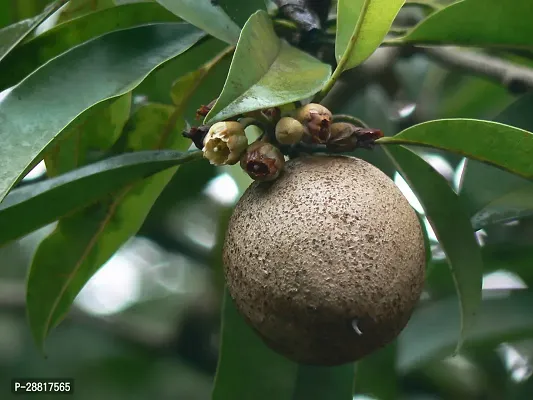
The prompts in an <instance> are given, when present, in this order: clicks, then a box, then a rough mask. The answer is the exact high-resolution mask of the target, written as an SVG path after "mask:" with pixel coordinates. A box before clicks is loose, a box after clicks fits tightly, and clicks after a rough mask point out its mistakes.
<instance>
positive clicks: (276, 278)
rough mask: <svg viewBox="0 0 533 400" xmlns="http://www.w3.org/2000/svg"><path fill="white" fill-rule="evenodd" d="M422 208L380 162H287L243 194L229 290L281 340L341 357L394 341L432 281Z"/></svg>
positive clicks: (228, 253) (319, 356)
mask: <svg viewBox="0 0 533 400" xmlns="http://www.w3.org/2000/svg"><path fill="white" fill-rule="evenodd" d="M425 258H426V255H425V247H424V239H423V236H422V230H421V227H420V224H419V220H418V218H417V215H416V213H415V212H414V210H413V209H412V208H411V206H410V205H409V203H408V202H407V200H406V199H405V197H404V196H403V195H402V193H401V192H400V191H399V190H398V188H397V187H396V186H395V185H394V183H393V182H392V181H391V180H390V179H389V177H387V176H386V175H385V174H384V173H382V172H381V171H380V170H379V169H377V168H376V167H374V166H373V165H371V164H369V163H367V162H365V161H362V160H360V159H356V158H351V157H343V156H336V157H333V156H306V157H300V158H297V159H294V160H291V161H289V162H287V164H286V166H285V171H284V172H283V173H282V174H281V175H280V177H279V178H278V179H277V180H275V181H273V182H254V183H253V184H252V185H251V186H250V187H249V188H248V189H247V190H246V192H245V193H244V195H243V196H242V198H241V199H240V201H239V202H238V204H237V206H236V208H235V211H234V213H233V215H232V217H231V220H230V224H229V228H228V231H227V235H226V240H225V244H224V266H225V275H226V282H227V285H228V289H229V292H230V294H231V296H232V298H233V299H234V301H235V304H236V306H237V309H238V310H239V311H240V312H241V314H242V315H243V316H244V318H245V319H246V320H247V322H248V323H249V324H250V325H251V326H252V327H253V328H254V329H255V330H256V332H257V333H258V334H259V335H260V336H261V337H262V338H263V340H264V342H265V343H266V344H267V345H268V346H269V347H271V348H272V349H273V350H275V351H277V352H279V353H281V354H283V355H285V356H286V357H288V358H290V359H292V360H295V361H297V362H301V363H306V364H316V365H338V364H343V363H347V362H350V361H355V360H357V359H360V358H361V357H363V356H365V355H367V354H369V353H371V352H373V351H374V350H376V349H378V348H380V347H382V346H384V345H386V344H387V343H389V342H391V341H392V340H393V339H394V338H396V336H398V334H399V333H400V332H401V331H402V329H403V328H404V327H405V325H406V324H407V321H408V320H409V318H410V316H411V313H412V311H413V308H414V306H415V305H416V303H417V301H418V299H419V297H420V294H421V291H422V287H423V283H424V269H425Z"/></svg>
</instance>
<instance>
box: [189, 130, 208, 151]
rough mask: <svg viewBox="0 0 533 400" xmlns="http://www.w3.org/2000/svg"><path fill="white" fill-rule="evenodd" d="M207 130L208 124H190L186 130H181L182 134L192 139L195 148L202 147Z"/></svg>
mask: <svg viewBox="0 0 533 400" xmlns="http://www.w3.org/2000/svg"><path fill="white" fill-rule="evenodd" d="M207 132H209V125H200V126H191V127H190V128H189V129H188V130H185V131H183V136H184V137H186V138H189V139H191V140H192V141H193V143H194V145H195V146H196V148H198V149H200V150H202V149H203V148H204V139H205V137H206V135H207Z"/></svg>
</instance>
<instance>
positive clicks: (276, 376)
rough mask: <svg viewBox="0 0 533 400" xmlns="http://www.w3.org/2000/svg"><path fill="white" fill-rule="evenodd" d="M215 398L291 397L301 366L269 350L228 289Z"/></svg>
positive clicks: (288, 399)
mask: <svg viewBox="0 0 533 400" xmlns="http://www.w3.org/2000/svg"><path fill="white" fill-rule="evenodd" d="M220 343H221V348H220V354H219V359H218V367H217V374H216V377H215V387H214V389H213V397H212V400H227V399H254V400H272V399H276V400H278V399H279V400H291V399H292V394H293V392H294V384H295V381H296V375H297V373H298V365H297V364H296V363H294V362H291V361H289V360H288V359H286V358H285V357H283V356H281V355H279V354H277V353H275V352H273V351H272V350H270V349H269V348H268V347H267V346H266V345H265V344H264V343H263V342H262V340H261V339H260V338H259V336H257V334H256V333H255V332H254V331H253V330H252V328H250V327H249V326H248V325H247V324H246V322H245V321H244V319H243V318H242V316H241V315H240V314H239V312H238V311H237V309H236V308H235V305H234V303H233V300H232V298H231V297H230V295H229V294H228V291H227V290H225V291H224V305H223V306H222V333H221V342H220Z"/></svg>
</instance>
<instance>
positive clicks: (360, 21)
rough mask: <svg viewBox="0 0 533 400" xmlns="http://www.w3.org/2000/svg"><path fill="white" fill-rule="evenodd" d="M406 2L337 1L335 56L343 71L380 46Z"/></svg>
mask: <svg viewBox="0 0 533 400" xmlns="http://www.w3.org/2000/svg"><path fill="white" fill-rule="evenodd" d="M404 3H405V0H339V2H338V5H337V37H336V39H335V57H336V58H337V62H339V61H340V60H341V58H343V57H344V58H345V59H347V62H346V64H345V66H344V70H346V69H350V68H353V67H356V66H357V65H359V64H361V63H362V62H363V61H364V60H366V59H367V58H368V57H369V56H370V55H371V54H372V53H373V52H374V51H375V50H376V49H377V48H378V47H379V45H380V44H381V42H382V41H383V39H384V38H385V35H386V34H387V32H388V31H389V29H390V27H391V25H392V21H393V20H394V18H395V17H396V15H397V14H398V12H399V11H400V9H401V8H402V6H403V4H404Z"/></svg>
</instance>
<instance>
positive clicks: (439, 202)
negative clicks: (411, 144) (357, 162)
mask: <svg viewBox="0 0 533 400" xmlns="http://www.w3.org/2000/svg"><path fill="white" fill-rule="evenodd" d="M385 151H386V152H387V154H388V155H389V156H390V158H391V160H392V161H393V162H394V164H395V165H396V167H397V168H398V171H399V172H400V174H401V175H402V176H403V178H404V179H405V180H406V182H407V183H408V184H409V186H410V187H411V189H412V190H413V192H414V193H415V194H416V196H417V197H418V199H419V200H420V202H421V204H422V206H423V208H424V210H425V213H426V216H427V218H428V220H429V222H430V224H431V226H432V228H433V230H434V231H435V234H436V236H437V238H438V240H439V242H440V244H441V246H442V249H443V251H444V253H445V254H446V256H447V258H448V261H449V263H450V267H451V272H452V275H453V277H454V281H455V286H456V290H457V295H458V297H459V302H460V308H461V332H460V336H459V341H458V343H457V350H459V348H460V346H461V343H462V340H463V338H464V337H465V335H466V334H467V332H468V330H469V329H470V328H471V327H472V326H474V325H475V324H474V322H475V320H474V317H475V314H476V311H477V309H478V307H479V303H480V301H481V283H482V274H483V261H482V258H481V251H480V249H479V246H478V245H477V242H476V239H475V236H474V232H473V231H472V227H471V225H470V220H469V218H468V215H466V213H465V212H464V210H463V209H462V207H461V204H460V202H459V198H458V197H457V195H456V194H455V193H454V191H453V190H452V188H451V187H450V186H449V185H448V182H447V181H446V179H445V178H444V177H442V176H441V175H440V174H439V173H438V172H436V171H435V170H434V169H433V168H432V167H431V166H430V165H429V164H427V163H426V162H425V161H424V160H422V159H421V158H420V157H418V156H417V155H416V154H415V153H413V152H412V151H410V150H408V149H406V148H404V147H402V146H391V147H389V148H386V149H385Z"/></svg>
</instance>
